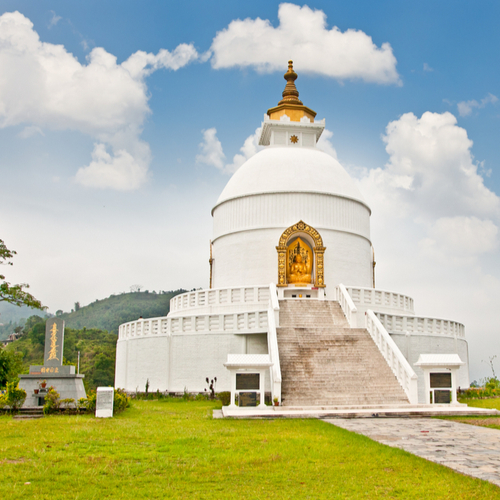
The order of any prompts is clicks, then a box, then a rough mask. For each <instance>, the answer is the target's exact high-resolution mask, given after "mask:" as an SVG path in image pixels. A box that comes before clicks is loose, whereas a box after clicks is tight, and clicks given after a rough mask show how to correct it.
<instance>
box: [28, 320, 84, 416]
mask: <svg viewBox="0 0 500 500" xmlns="http://www.w3.org/2000/svg"><path fill="white" fill-rule="evenodd" d="M63 352H64V320H62V319H60V318H50V319H48V320H47V323H46V326H45V355H44V360H43V365H41V366H40V365H32V366H30V373H29V375H19V379H20V381H19V387H20V388H22V389H24V390H25V391H26V393H27V397H26V401H25V402H24V406H25V407H26V406H28V407H29V406H41V405H43V403H44V399H45V397H44V396H45V395H46V393H47V389H48V387H54V389H55V390H56V391H57V392H58V393H59V395H60V398H61V399H74V400H75V402H77V401H78V400H79V399H80V398H85V397H87V394H86V393H85V387H84V386H83V377H84V376H85V375H80V374H75V367H74V366H68V365H66V366H64V365H63ZM43 381H46V385H47V387H45V388H42V387H40V386H41V384H42V383H43Z"/></svg>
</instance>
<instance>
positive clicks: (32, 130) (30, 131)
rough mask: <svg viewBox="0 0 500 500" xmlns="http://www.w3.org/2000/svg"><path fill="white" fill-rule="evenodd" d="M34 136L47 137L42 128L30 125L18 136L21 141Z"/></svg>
mask: <svg viewBox="0 0 500 500" xmlns="http://www.w3.org/2000/svg"><path fill="white" fill-rule="evenodd" d="M34 135H42V136H43V135H45V134H44V133H43V132H42V129H41V128H40V127H35V126H34V125H30V126H28V127H24V129H23V130H22V131H21V132H19V134H17V136H18V137H20V138H21V139H28V138H29V137H33V136H34Z"/></svg>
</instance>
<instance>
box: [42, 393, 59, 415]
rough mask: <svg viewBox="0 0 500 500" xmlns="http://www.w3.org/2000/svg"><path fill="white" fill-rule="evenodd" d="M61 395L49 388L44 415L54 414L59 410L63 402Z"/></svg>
mask: <svg viewBox="0 0 500 500" xmlns="http://www.w3.org/2000/svg"><path fill="white" fill-rule="evenodd" d="M59 397H60V395H59V393H58V392H57V391H56V390H55V389H54V388H53V387H49V390H48V392H47V395H46V396H45V404H44V405H43V413H45V414H48V413H54V412H56V411H57V410H59V407H60V406H61V400H60V399H59Z"/></svg>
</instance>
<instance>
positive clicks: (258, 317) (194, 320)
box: [118, 309, 268, 340]
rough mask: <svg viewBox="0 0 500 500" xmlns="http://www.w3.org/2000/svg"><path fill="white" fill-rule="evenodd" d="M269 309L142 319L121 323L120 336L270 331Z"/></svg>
mask: <svg viewBox="0 0 500 500" xmlns="http://www.w3.org/2000/svg"><path fill="white" fill-rule="evenodd" d="M267 324H268V318H267V311H266V310H265V309H263V310H261V311H250V312H244V313H227V314H200V315H190V316H181V317H177V318H171V317H169V316H164V317H162V318H151V319H140V320H137V321H130V322H129V323H124V324H123V325H120V327H119V329H118V339H120V340H121V339H126V338H134V337H150V336H155V335H172V334H177V333H224V332H232V333H237V334H238V333H239V334H242V333H266V332H267Z"/></svg>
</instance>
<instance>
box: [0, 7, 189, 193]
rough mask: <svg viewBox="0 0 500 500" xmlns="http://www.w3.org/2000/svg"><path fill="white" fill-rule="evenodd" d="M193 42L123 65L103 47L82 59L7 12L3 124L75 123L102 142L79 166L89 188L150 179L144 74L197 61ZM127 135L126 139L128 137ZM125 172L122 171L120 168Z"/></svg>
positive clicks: (2, 26) (0, 41)
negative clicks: (42, 38) (145, 138)
mask: <svg viewBox="0 0 500 500" xmlns="http://www.w3.org/2000/svg"><path fill="white" fill-rule="evenodd" d="M197 58H198V53H197V52H196V49H195V48H194V47H193V46H192V45H186V44H181V45H179V46H178V47H177V48H176V49H175V50H173V51H172V52H169V51H167V50H165V49H161V50H160V51H159V52H158V54H148V53H146V52H142V51H139V52H136V53H135V54H132V55H131V56H130V57H129V58H128V59H127V60H126V61H125V62H123V63H122V64H117V60H116V57H115V56H114V55H113V54H110V53H108V52H106V50H105V49H103V48H101V47H96V48H94V49H93V50H92V51H91V52H90V54H89V55H88V56H87V63H86V64H81V63H80V62H79V61H78V60H77V59H76V57H74V56H73V54H71V53H69V52H67V51H66V49H65V48H64V46H62V45H54V44H51V43H44V42H41V41H40V39H39V36H38V34H37V33H36V31H34V29H33V24H32V22H31V21H30V20H29V19H28V18H26V17H25V16H23V15H22V14H20V13H19V12H12V13H6V14H3V15H2V16H0V69H1V73H2V74H4V75H5V74H7V75H9V78H3V79H0V128H5V127H10V126H15V125H20V124H25V125H27V126H28V127H37V128H38V129H40V130H42V129H44V128H48V129H59V130H64V129H69V130H77V131H80V132H82V133H85V134H88V135H90V136H92V137H94V138H96V139H97V141H98V146H96V148H95V149H94V152H93V154H92V162H91V163H90V164H89V165H88V166H86V167H82V168H81V169H80V170H79V171H78V175H77V176H76V180H77V181H78V182H81V183H83V184H84V185H86V186H91V187H100V188H104V187H106V188H112V189H135V188H137V187H139V186H140V185H141V184H142V183H144V182H145V180H146V179H147V171H148V166H149V161H150V155H149V147H147V145H145V144H144V143H143V142H142V141H141V139H140V134H141V132H142V124H143V122H144V119H145V117H146V116H147V114H148V113H149V112H150V109H149V106H148V94H147V86H146V84H145V78H146V77H147V76H148V75H150V74H151V73H152V72H153V71H156V70H157V69H159V68H166V69H171V70H174V71H175V70H177V69H179V68H181V67H183V66H185V65H186V64H189V63H190V62H192V61H194V60H196V59H197ZM125 139H126V140H125ZM119 171H120V172H121V174H119Z"/></svg>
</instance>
